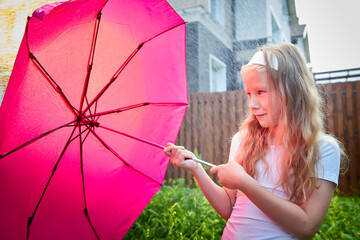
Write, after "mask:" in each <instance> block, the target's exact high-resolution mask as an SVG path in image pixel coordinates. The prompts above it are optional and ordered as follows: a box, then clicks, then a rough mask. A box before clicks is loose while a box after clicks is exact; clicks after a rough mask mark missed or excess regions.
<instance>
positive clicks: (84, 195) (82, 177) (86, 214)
mask: <svg viewBox="0 0 360 240" xmlns="http://www.w3.org/2000/svg"><path fill="white" fill-rule="evenodd" d="M86 128H88V126H87V125H86ZM88 129H89V128H88ZM79 132H80V133H79V135H80V141H79V142H80V168H81V169H80V171H81V181H82V188H83V198H84V214H85V216H86V219H87V220H88V222H89V224H90V227H91V229H92V230H93V232H94V234H95V236H96V238H97V239H100V238H99V235H98V234H97V232H96V230H95V227H94V225H93V224H92V222H91V220H90V217H89V212H88V209H87V203H86V193H85V179H84V165H83V163H84V162H83V141H82V137H81V135H82V133H83V132H81V126H79ZM89 132H90V131H88V134H89ZM87 136H88V135H86V137H87ZM86 137H85V139H86ZM85 139H84V141H85Z"/></svg>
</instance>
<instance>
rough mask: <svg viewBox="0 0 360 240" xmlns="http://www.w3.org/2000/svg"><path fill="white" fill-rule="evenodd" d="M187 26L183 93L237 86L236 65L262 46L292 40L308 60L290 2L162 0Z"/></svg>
mask: <svg viewBox="0 0 360 240" xmlns="http://www.w3.org/2000/svg"><path fill="white" fill-rule="evenodd" d="M168 2H169V3H170V4H171V5H172V7H173V8H174V9H175V10H176V11H177V12H178V13H179V15H180V16H181V17H182V18H183V19H184V20H185V21H186V22H187V33H186V38H187V43H186V47H187V50H186V53H187V76H188V90H189V93H194V92H221V91H226V90H234V89H241V88H242V78H241V74H240V69H241V66H243V65H244V64H246V63H247V62H248V61H249V60H250V58H251V56H252V55H253V54H254V52H255V51H256V50H257V48H258V47H259V46H261V45H264V44H266V43H275V44H277V43H282V42H293V43H294V44H296V45H298V46H299V48H300V49H301V50H302V51H303V54H304V55H305V57H306V59H307V61H308V62H310V57H309V46H308V36H307V32H306V26H305V25H299V23H298V18H297V16H296V8H295V0H257V1H253V0H168Z"/></svg>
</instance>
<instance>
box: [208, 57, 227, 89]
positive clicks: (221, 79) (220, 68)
mask: <svg viewBox="0 0 360 240" xmlns="http://www.w3.org/2000/svg"><path fill="white" fill-rule="evenodd" d="M214 70H215V71H214ZM209 73H210V74H209V75H210V78H209V82H210V87H209V91H210V92H224V91H226V90H227V86H226V64H225V63H224V62H223V61H221V60H220V59H218V58H217V57H215V56H214V55H212V54H210V57H209ZM215 77H216V78H217V79H216V83H215V81H214V80H215Z"/></svg>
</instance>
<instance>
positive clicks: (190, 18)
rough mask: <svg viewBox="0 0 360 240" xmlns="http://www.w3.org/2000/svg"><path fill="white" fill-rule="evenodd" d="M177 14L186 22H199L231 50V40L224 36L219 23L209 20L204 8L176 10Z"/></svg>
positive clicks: (208, 13) (209, 17)
mask: <svg viewBox="0 0 360 240" xmlns="http://www.w3.org/2000/svg"><path fill="white" fill-rule="evenodd" d="M209 4H210V3H209ZM177 12H178V14H179V15H180V16H181V17H182V18H183V19H184V20H185V21H186V22H200V23H201V24H203V25H204V26H205V28H206V29H207V30H208V31H210V32H211V33H212V34H214V36H215V37H216V38H217V39H219V40H220V41H221V42H222V43H223V44H224V45H225V46H226V47H227V48H228V49H230V50H232V49H233V40H232V38H231V37H229V36H228V35H227V34H226V32H225V31H224V28H223V27H222V26H221V24H220V23H219V24H217V23H215V22H214V21H213V20H212V19H211V18H212V17H211V16H210V12H209V11H208V10H206V9H205V7H204V6H196V7H190V8H185V9H181V10H178V11H177Z"/></svg>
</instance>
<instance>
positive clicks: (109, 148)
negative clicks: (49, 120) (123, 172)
mask: <svg viewBox="0 0 360 240" xmlns="http://www.w3.org/2000/svg"><path fill="white" fill-rule="evenodd" d="M89 130H90V131H91V133H92V134H93V135H94V136H95V137H96V138H97V139H98V140H99V141H100V142H101V144H102V145H104V147H105V148H106V149H108V150H109V151H110V152H111V153H112V154H114V156H115V157H117V158H118V159H119V160H120V161H122V162H123V163H124V164H125V165H126V166H127V167H129V168H131V169H133V170H134V171H136V172H138V173H139V174H141V175H143V176H145V177H147V178H149V179H150V180H151V181H153V182H156V183H157V184H159V185H160V186H162V183H160V182H158V181H156V180H155V179H153V178H152V177H150V176H148V175H146V174H144V173H142V172H140V171H139V170H137V169H135V168H134V167H133V166H131V165H130V164H129V163H127V162H126V161H125V160H124V159H123V158H122V157H120V156H119V155H118V154H117V153H116V152H115V151H114V150H113V149H112V148H111V147H110V146H108V145H107V144H106V143H105V142H104V140H102V139H101V138H100V137H99V136H98V135H97V134H96V133H95V132H93V131H92V130H91V129H89ZM159 146H160V145H159ZM161 147H162V146H161Z"/></svg>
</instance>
